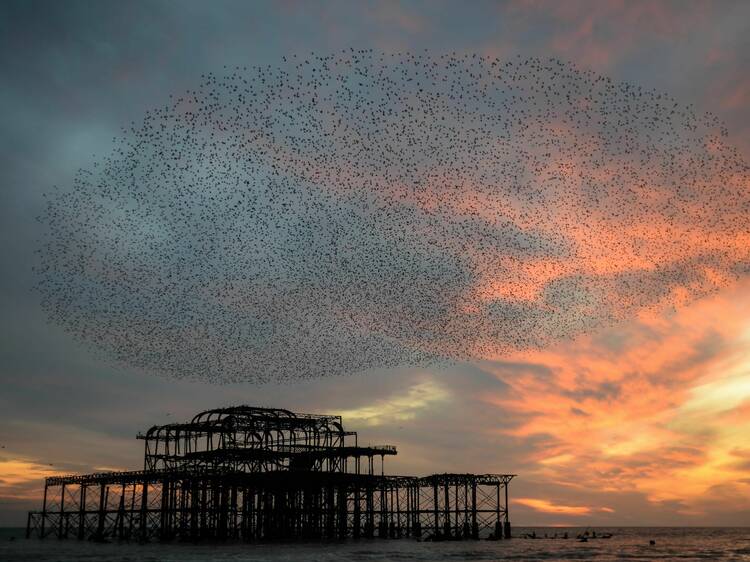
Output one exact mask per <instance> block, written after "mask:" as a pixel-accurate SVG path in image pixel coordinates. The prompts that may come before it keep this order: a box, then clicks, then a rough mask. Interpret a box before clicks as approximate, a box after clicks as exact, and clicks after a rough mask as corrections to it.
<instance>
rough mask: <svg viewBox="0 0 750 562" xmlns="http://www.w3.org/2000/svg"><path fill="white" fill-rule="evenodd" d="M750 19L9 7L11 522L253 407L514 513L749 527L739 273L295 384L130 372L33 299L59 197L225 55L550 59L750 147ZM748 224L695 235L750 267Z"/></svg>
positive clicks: (668, 11) (661, 9)
mask: <svg viewBox="0 0 750 562" xmlns="http://www.w3.org/2000/svg"><path fill="white" fill-rule="evenodd" d="M749 28H750V5H749V4H748V3H746V2H717V3H711V4H709V3H704V2H673V3H670V2H649V3H647V2H627V3H626V2H565V3H552V2H534V1H519V2H504V3H501V2H497V3H494V2H493V3H481V2H476V3H472V4H471V5H470V7H466V6H465V5H462V4H460V3H449V2H425V3H419V2H404V3H395V2H393V3H391V2H383V3H360V2H327V3H295V2H279V3H260V2H259V3H252V4H250V3H220V2H212V3H197V2H196V3H191V2H182V3H179V4H177V3H171V2H148V3H145V2H134V3H128V4H125V3H115V2H97V3H92V2H67V3H65V4H63V3H59V2H4V3H3V4H2V6H0V69H1V70H2V76H3V78H4V79H3V81H2V85H1V86H0V101H1V102H2V107H3V111H2V113H1V114H0V127H2V135H0V143H1V147H0V148H2V150H0V159H2V161H1V162H0V198H1V199H0V215H1V216H0V236H1V238H0V239H1V240H2V244H1V245H0V272H2V275H1V276H0V284H1V285H0V310H2V313H3V314H2V320H3V321H2V323H0V388H1V389H2V390H1V391H0V447H2V448H0V526H22V525H23V524H25V517H26V516H25V513H26V511H27V510H29V509H33V508H36V507H37V506H38V505H39V499H40V494H41V489H42V486H43V478H44V477H45V476H49V475H52V474H61V473H66V474H67V473H85V472H92V471H101V470H113V469H118V470H119V469H137V468H139V467H140V465H141V462H142V456H141V455H142V448H141V444H140V443H139V442H137V441H136V440H135V434H136V433H137V432H138V431H140V430H143V429H145V428H147V427H150V426H151V425H153V424H156V423H168V422H172V421H175V420H182V419H187V418H190V417H192V415H193V414H194V413H196V412H198V411H200V410H202V409H207V408H212V407H216V406H222V405H232V404H242V403H244V404H252V405H268V406H276V407H284V408H289V409H292V410H299V411H307V412H316V413H322V412H325V413H339V414H341V415H343V416H344V419H345V421H348V424H347V425H348V426H350V427H351V428H353V429H356V430H359V431H360V432H361V433H360V435H361V438H362V439H364V440H365V441H369V442H372V443H381V442H385V443H392V444H394V445H396V446H397V447H398V450H399V454H398V456H397V457H395V458H393V459H389V460H390V461H391V462H390V464H389V465H388V466H387V468H388V469H389V471H390V472H392V473H396V474H399V473H400V474H412V473H413V474H429V473H432V472H497V473H515V474H518V475H519V476H518V478H517V479H516V480H514V481H513V483H512V485H511V505H510V514H511V519H512V520H513V521H514V523H515V524H516V525H534V524H536V525H563V524H569V525H595V524H598V525H747V524H750V437H748V436H749V435H750V321H748V320H747V319H748V317H750V316H749V315H748V312H750V278H748V277H747V276H745V277H743V276H742V275H741V276H740V277H739V279H720V280H719V281H718V282H717V284H716V285H717V287H719V290H717V291H715V292H713V293H712V294H709V295H706V296H703V297H701V298H700V299H697V300H690V301H688V302H685V303H684V304H681V305H680V306H678V307H676V309H675V310H665V311H657V312H654V311H653V310H650V311H645V312H643V313H641V314H634V315H632V316H629V317H627V318H623V319H621V320H620V321H619V322H618V323H617V324H616V325H613V326H609V327H606V328H603V329H599V330H596V331H594V332H591V333H585V334H580V335H578V336H577V337H575V338H568V339H564V340H562V341H558V342H555V343H554V344H550V345H548V346H544V347H543V348H539V349H518V350H510V351H506V352H504V353H503V354H497V355H496V356H493V357H492V358H487V359H483V360H477V361H472V362H460V363H457V364H454V365H451V366H449V367H440V368H437V367H435V368H430V367H424V366H423V367H408V366H405V367H401V368H393V369H372V370H370V371H368V372H367V373H359V374H352V375H350V376H336V377H328V378H321V379H314V380H301V381H292V382H285V383H283V384H274V383H266V384H255V383H249V382H246V383H233V384H221V385H219V384H213V383H211V382H207V381H200V380H193V381H188V380H175V379H173V378H170V377H168V376H164V375H156V374H150V373H144V372H141V371H139V370H136V369H128V368H127V367H118V368H115V367H114V366H113V365H112V364H111V363H109V362H107V361H106V360H103V359H102V358H100V357H99V356H97V355H95V354H92V353H91V350H90V349H88V348H87V347H86V346H83V345H81V344H80V343H77V342H76V341H74V340H73V339H72V338H71V336H70V335H68V334H66V333H65V332H64V331H63V330H62V329H61V328H60V327H59V326H57V325H55V324H52V323H50V322H48V320H47V317H46V315H45V313H44V311H43V310H42V307H41V305H40V302H39V301H40V299H39V295H38V294H37V293H36V292H35V291H33V290H32V287H33V286H34V283H35V279H34V274H33V272H32V267H33V266H34V265H35V263H37V262H36V259H37V258H36V254H35V251H36V250H37V249H38V248H39V245H40V238H41V237H42V225H40V223H39V221H38V220H37V217H39V216H40V215H41V214H42V212H43V209H44V200H45V198H44V194H45V193H49V192H50V191H51V189H52V188H53V186H66V185H71V184H72V182H73V179H74V177H75V174H76V171H77V170H78V169H79V168H81V167H84V168H85V167H87V166H89V165H90V164H91V162H92V160H94V159H96V158H101V157H103V156H106V155H107V154H108V153H109V151H111V149H112V147H113V144H112V142H113V141H112V139H113V137H115V136H117V135H118V134H120V132H121V130H122V128H123V127H125V126H127V125H129V124H130V123H131V122H137V121H139V120H141V119H142V118H143V115H144V113H145V112H146V111H148V110H150V109H152V108H154V107H156V106H161V105H163V104H164V103H166V100H167V99H168V96H169V95H170V94H173V93H175V92H181V91H185V90H188V89H191V88H194V87H195V86H196V85H197V84H198V83H199V82H200V80H201V75H203V74H204V73H206V72H214V71H217V70H218V69H220V68H223V66H224V65H228V66H234V65H239V66H245V65H248V66H250V65H276V64H279V61H280V59H281V58H282V57H284V56H290V55H292V54H300V55H302V54H308V53H311V52H314V53H321V54H327V53H333V52H337V51H341V50H342V49H349V48H355V49H375V50H377V51H379V52H384V53H398V52H404V51H411V52H418V51H424V50H425V49H427V50H428V52H430V53H454V52H455V53H459V54H461V53H469V54H473V53H477V54H480V55H482V56H487V57H497V58H499V59H500V60H506V59H513V58H515V57H517V56H519V55H520V56H521V57H524V58H525V57H534V56H538V57H556V58H559V59H562V60H565V61H570V62H572V63H573V64H575V65H577V66H578V67H580V68H582V69H585V70H592V71H594V72H597V73H600V74H603V75H606V76H609V77H611V78H612V79H613V80H617V81H626V82H629V83H633V84H637V85H641V86H643V87H644V88H646V89H656V90H658V91H663V92H667V93H669V95H671V96H674V97H676V98H678V99H679V100H680V101H681V102H682V103H684V104H693V105H694V106H695V107H696V108H697V111H699V112H711V113H713V114H715V115H717V116H718V117H719V119H720V120H722V121H723V122H724V123H725V125H726V128H727V129H728V133H729V135H728V138H727V139H728V140H727V142H728V143H729V144H731V145H732V146H734V147H736V149H737V150H738V151H739V154H740V156H741V157H742V158H743V159H744V161H745V162H748V161H750V110H749V109H748V104H749V102H750V29H749ZM733 181H736V182H738V183H737V186H738V188H739V189H743V188H744V189H747V190H748V192H750V183H748V177H747V175H744V176H740V177H738V178H735V179H734V180H733ZM730 211H731V209H728V211H727V212H730ZM648 226H652V227H653V226H654V225H649V224H645V225H644V229H645V230H647V229H646V228H645V227H648ZM748 233H750V223H748V224H746V226H745V232H744V233H743V232H742V229H740V233H739V235H737V236H735V237H734V238H732V239H730V240H728V239H726V238H722V237H721V235H720V234H721V233H717V232H714V231H711V230H710V229H708V227H707V228H706V230H705V232H702V233H701V234H702V236H701V237H699V238H696V240H695V241H694V242H692V241H691V244H692V246H690V247H691V248H693V249H694V250H695V251H696V253H697V252H698V250H705V249H707V248H708V249H710V248H712V247H713V248H715V247H717V246H724V247H730V248H735V250H734V251H735V255H736V256H737V260H738V262H739V264H740V265H742V264H743V263H746V260H747V255H746V249H747V246H748V244H747V234H748ZM743 234H744V237H743ZM652 235H653V236H656V235H658V233H657V234H652ZM743 249H744V251H745V253H744V254H743ZM592 259H593V258H592ZM609 259H610V260H611V261H609V262H607V264H608V267H614V266H613V265H612V264H616V267H617V269H618V270H619V271H624V272H627V271H630V270H635V269H636V268H637V267H638V264H637V263H636V260H635V259H634V258H633V256H628V255H623V256H610V257H609ZM743 260H744V262H743ZM745 270H746V266H745ZM530 279H531V280H532V281H533V280H536V282H537V283H541V284H544V282H545V280H546V279H545V277H544V276H543V275H539V276H537V277H535V276H534V272H531V273H530ZM676 289H679V287H677V288H676Z"/></svg>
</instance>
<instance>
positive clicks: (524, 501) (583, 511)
mask: <svg viewBox="0 0 750 562" xmlns="http://www.w3.org/2000/svg"><path fill="white" fill-rule="evenodd" d="M513 503H516V504H521V505H525V506H527V507H530V508H531V509H534V510H535V511H540V512H542V513H559V514H563V515H590V514H591V513H592V512H595V511H603V512H606V513H612V512H614V510H613V509H611V508H609V507H599V508H596V507H589V506H574V505H559V504H554V503H552V502H551V501H549V500H543V499H537V498H517V499H515V500H513Z"/></svg>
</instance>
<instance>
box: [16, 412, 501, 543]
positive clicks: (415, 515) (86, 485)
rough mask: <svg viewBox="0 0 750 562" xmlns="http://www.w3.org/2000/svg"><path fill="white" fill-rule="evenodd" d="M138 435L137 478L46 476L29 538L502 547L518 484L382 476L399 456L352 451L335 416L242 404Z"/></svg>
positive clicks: (497, 477) (479, 478) (386, 448)
mask: <svg viewBox="0 0 750 562" xmlns="http://www.w3.org/2000/svg"><path fill="white" fill-rule="evenodd" d="M138 438H139V439H143V440H144V442H145V459H144V469H143V470H139V471H133V472H110V473H101V474H88V475H83V476H63V477H51V478H47V480H46V482H45V488H44V501H43V504H42V510H41V511H37V512H30V513H29V517H28V524H27V530H26V535H27V537H30V536H31V535H32V534H35V535H36V536H39V537H42V538H44V537H48V536H56V537H59V538H67V537H76V538H78V539H94V540H107V539H121V540H133V539H135V540H140V541H148V540H150V539H160V540H172V539H183V540H200V539H219V540H224V539H241V540H246V541H270V540H296V539H344V538H346V537H353V538H360V537H375V536H377V537H382V538H401V537H417V538H420V537H421V538H424V539H432V540H449V539H450V540H453V539H468V538H473V539H478V538H480V537H487V538H503V536H505V537H506V538H510V521H509V519H508V484H509V482H510V481H511V479H512V478H513V476H514V475H511V474H483V475H476V474H433V475H432V476H426V477H414V476H389V475H385V474H384V470H383V467H384V459H385V457H386V456H388V455H395V454H396V448H395V447H393V446H390V445H364V446H363V445H360V444H359V442H358V438H357V433H356V432H354V431H346V430H345V429H344V427H343V425H342V423H341V417H340V416H330V415H313V414H296V413H293V412H290V411H288V410H282V409H275V408H257V407H250V406H238V407H232V408H221V409H216V410H208V411H205V412H201V413H200V414H198V415H196V416H195V417H194V418H193V419H192V420H191V421H190V422H188V423H180V424H169V425H163V426H154V427H152V428H151V429H149V430H148V431H147V432H146V434H145V435H141V434H139V435H138ZM377 457H380V467H379V468H380V471H379V473H378V471H377V468H378V467H377V462H376V459H377Z"/></svg>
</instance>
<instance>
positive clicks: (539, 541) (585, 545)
mask: <svg viewBox="0 0 750 562" xmlns="http://www.w3.org/2000/svg"><path fill="white" fill-rule="evenodd" d="M583 531H585V529H579V528H543V527H534V528H532V527H517V528H516V529H514V535H516V536H518V537H520V536H523V535H536V537H537V538H536V539H524V538H515V539H513V540H510V541H502V542H490V541H477V542H473V541H470V542H447V543H446V542H444V543H430V542H415V541H413V540H408V539H403V540H378V539H372V540H360V541H357V542H354V541H349V542H345V543H313V544H309V543H307V544H237V543H232V544H199V545H196V544H189V543H170V544H158V543H152V544H146V545H138V544H130V543H123V544H118V543H109V544H96V543H90V542H78V541H76V540H63V541H60V540H57V539H53V538H48V539H45V540H44V541H40V540H37V539H31V540H26V539H24V538H23V536H24V535H23V530H22V529H0V560H1V561H2V562H16V561H28V562H31V561H35V562H36V561H40V562H51V561H66V560H86V561H90V562H98V561H113V562H126V561H133V562H135V561H153V562H156V561H175V562H178V561H179V562H182V561H184V562H202V561H206V562H208V561H223V560H227V561H229V560H244V561H257V562H261V561H276V560H278V561H282V560H289V561H295V562H296V561H308V560H309V561H321V562H322V561H334V560H335V561H345V560H368V561H370V560H372V561H379V560H415V561H435V562H438V561H442V560H450V561H460V560H523V561H534V560H545V561H562V560H628V561H650V560H663V561H672V560H679V561H681V562H686V561H691V560H734V561H743V560H747V561H750V528H633V527H628V528H597V529H596V533H597V536H601V535H602V534H605V533H611V534H612V537H611V538H609V539H602V538H596V539H593V538H592V539H590V540H588V541H587V542H579V541H577V540H576V538H575V537H576V536H577V535H578V534H580V533H582V532H583ZM592 531H593V529H592ZM565 532H567V533H568V537H569V538H568V539H567V540H565V539H562V538H559V537H562V536H563V534H564V533H565ZM555 534H557V536H558V538H556V539H555V538H552V537H554V536H555ZM545 535H546V536H547V538H545ZM12 537H15V540H11V538H12ZM650 541H654V543H655V544H653V545H652V544H650Z"/></svg>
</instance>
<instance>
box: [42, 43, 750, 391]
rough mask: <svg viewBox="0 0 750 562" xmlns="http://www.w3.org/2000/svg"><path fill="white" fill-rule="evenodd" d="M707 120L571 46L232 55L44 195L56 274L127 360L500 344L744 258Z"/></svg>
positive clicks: (627, 312)
mask: <svg viewBox="0 0 750 562" xmlns="http://www.w3.org/2000/svg"><path fill="white" fill-rule="evenodd" d="M726 137H727V131H726V130H725V129H724V127H723V126H722V125H721V123H720V122H719V121H718V120H717V119H716V118H715V117H713V116H712V115H704V114H698V113H697V112H696V110H695V109H694V108H692V107H691V106H685V105H683V104H681V103H680V102H679V101H677V100H675V99H673V98H672V97H670V96H668V95H665V94H661V93H658V92H655V91H649V90H645V89H642V88H641V87H638V86H635V85H632V84H628V83H621V82H616V81H613V80H611V79H609V78H607V77H605V76H601V75H598V74H595V73H592V72H588V71H582V70H580V69H578V68H577V67H575V66H574V65H572V64H569V63H566V62H562V61H559V60H554V59H550V60H541V59H536V58H530V59H526V60H524V59H521V58H518V59H515V60H511V61H502V60H498V59H494V58H488V57H482V56H479V55H456V54H452V55H451V54H446V55H440V56H432V55H429V54H409V53H400V54H397V53H394V54H382V53H378V52H373V51H369V50H366V51H361V50H349V51H345V52H340V53H337V54H334V55H331V56H316V55H313V54H311V55H309V56H303V57H299V56H297V57H288V58H285V59H284V60H283V61H281V62H280V63H279V65H278V66H264V67H248V68H228V69H225V70H224V71H223V72H221V73H219V74H208V75H205V76H203V78H202V81H201V84H200V85H199V86H198V87H197V88H196V89H195V90H192V91H189V92H187V93H185V94H183V95H181V96H178V97H173V98H171V99H170V101H169V103H168V104H167V105H166V106H164V107H161V108H159V109H156V110H153V111H150V112H148V113H147V114H146V115H145V117H144V119H143V121H142V122H140V123H134V124H133V125H132V127H130V128H128V129H126V130H124V131H123V134H122V135H121V136H119V137H118V138H116V139H115V142H114V149H113V152H112V153H111V155H110V156H109V157H106V158H103V159H101V160H99V161H96V162H94V163H93V164H92V166H90V168H89V169H87V170H81V171H80V172H79V173H78V174H77V176H76V178H75V180H74V182H73V185H72V186H71V187H70V188H68V189H60V190H57V191H55V192H53V193H50V194H49V195H48V205H47V208H46V210H45V212H44V213H43V215H42V216H41V217H40V220H42V222H43V223H44V224H45V225H46V227H47V228H46V234H45V237H44V239H43V241H42V246H41V248H40V250H39V253H40V256H41V257H40V262H39V266H38V268H37V269H38V273H39V276H38V279H39V283H38V288H39V291H40V294H41V300H42V304H43V307H44V309H45V311H46V312H47V314H48V315H49V318H50V319H51V321H53V322H55V323H57V324H59V325H61V326H62V327H63V328H64V329H66V330H67V331H68V332H70V333H71V334H73V335H74V336H75V337H76V338H77V339H79V340H80V341H83V342H86V343H87V344H90V345H91V346H93V348H94V349H96V350H98V351H100V352H101V353H103V354H104V355H105V356H106V357H108V358H109V359H110V360H112V361H114V362H117V363H120V364H123V365H127V366H129V367H131V368H138V369H143V370H147V371H152V372H156V373H161V374H166V375H171V376H177V377H189V378H198V379H206V380H210V381H216V382H232V381H242V380H249V381H256V382H266V381H281V380H295V379H299V378H309V377H319V376H323V375H335V374H347V373H353V372H358V371H366V370H369V369H383V368H393V367H397V366H403V365H412V366H419V365H431V364H435V363H441V362H445V361H456V360H471V359H478V358H489V357H497V356H500V355H502V354H504V353H507V352H509V351H513V350H518V349H526V348H538V347H541V346H544V345H548V344H550V343H552V342H555V341H559V340H561V339H565V338H571V337H575V336H577V335H579V334H583V333H587V332H590V331H592V330H595V329H598V328H599V327H602V326H608V325H611V324H612V323H614V322H617V321H619V320H620V319H623V318H627V317H630V316H631V315H634V314H637V313H638V312H639V311H642V310H644V309H653V308H656V307H663V306H671V305H672V306H673V305H676V304H678V303H680V302H683V301H687V300H691V299H695V298H698V297H700V296H702V295H705V294H708V293H710V292H712V291H714V290H716V289H717V288H718V287H721V286H723V285H725V284H726V283H728V282H730V281H731V280H733V279H736V278H737V277H738V276H741V275H744V274H745V273H747V270H748V264H749V263H750V260H748V251H749V250H748V248H750V243H748V234H749V229H748V220H747V217H748V212H749V211H750V196H749V195H748V178H749V177H750V174H749V169H748V166H747V164H745V163H744V162H743V161H742V159H741V158H740V156H739V155H738V154H737V152H736V150H735V149H733V148H732V147H731V145H729V144H728V142H727V138H726Z"/></svg>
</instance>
